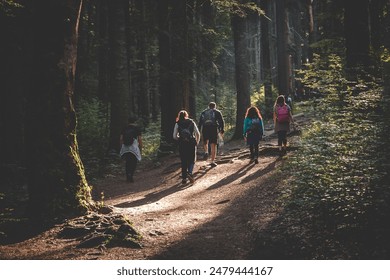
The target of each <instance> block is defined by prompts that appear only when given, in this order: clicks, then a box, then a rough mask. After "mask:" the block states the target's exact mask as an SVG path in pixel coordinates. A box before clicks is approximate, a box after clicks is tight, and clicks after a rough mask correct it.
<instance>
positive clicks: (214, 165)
mask: <svg viewBox="0 0 390 280" xmlns="http://www.w3.org/2000/svg"><path fill="white" fill-rule="evenodd" d="M217 165H218V164H216V162H215V161H213V162H212V163H210V166H211V167H216V166H217Z"/></svg>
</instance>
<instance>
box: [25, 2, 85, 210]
mask: <svg viewBox="0 0 390 280" xmlns="http://www.w3.org/2000/svg"><path fill="white" fill-rule="evenodd" d="M81 3H82V1H81V0H68V1H51V0H41V1H34V2H33V3H32V5H33V14H32V20H31V27H32V30H33V31H34V34H33V50H32V53H33V64H32V65H33V66H34V67H33V68H32V79H31V90H30V92H29V94H28V96H27V113H26V120H27V123H26V154H27V170H28V189H29V194H30V202H31V210H32V211H30V213H31V214H34V213H37V214H42V215H48V216H50V217H60V216H63V215H72V214H79V213H81V212H83V211H85V210H86V209H87V208H88V207H90V206H91V205H92V199H91V188H90V186H89V185H88V183H87V180H86V178H85V175H84V168H83V164H82V162H81V159H80V157H79V152H78V145H77V139H76V115H75V110H74V107H73V90H74V79H75V67H76V56H77V32H78V23H79V17H80V10H81ZM29 24H30V23H29Z"/></svg>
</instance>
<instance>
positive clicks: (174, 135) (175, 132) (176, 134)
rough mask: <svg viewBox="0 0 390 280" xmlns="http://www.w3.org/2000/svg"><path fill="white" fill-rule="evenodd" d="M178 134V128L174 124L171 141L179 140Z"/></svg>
mask: <svg viewBox="0 0 390 280" xmlns="http://www.w3.org/2000/svg"><path fill="white" fill-rule="evenodd" d="M178 134H179V126H178V125H177V123H175V127H174V128H173V139H175V140H179V137H178Z"/></svg>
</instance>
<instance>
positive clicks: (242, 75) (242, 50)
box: [231, 14, 251, 139]
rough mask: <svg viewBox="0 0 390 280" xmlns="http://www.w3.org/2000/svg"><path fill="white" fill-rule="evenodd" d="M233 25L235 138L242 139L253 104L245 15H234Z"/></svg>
mask: <svg viewBox="0 0 390 280" xmlns="http://www.w3.org/2000/svg"><path fill="white" fill-rule="evenodd" d="M231 23H232V30H233V38H234V55H235V69H236V73H235V75H236V88H237V114H236V130H235V132H234V135H233V138H234V139H239V138H241V137H242V129H243V123H244V117H245V111H246V109H247V108H248V107H249V106H250V104H251V101H250V70H249V58H248V45H247V43H248V40H247V28H246V18H245V16H243V15H239V14H233V15H232V19H231Z"/></svg>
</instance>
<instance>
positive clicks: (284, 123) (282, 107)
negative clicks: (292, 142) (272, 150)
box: [274, 95, 294, 155]
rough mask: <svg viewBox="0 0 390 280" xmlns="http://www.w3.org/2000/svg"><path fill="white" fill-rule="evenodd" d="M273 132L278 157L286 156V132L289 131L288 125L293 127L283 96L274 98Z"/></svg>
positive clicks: (292, 120)
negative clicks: (275, 138) (276, 140)
mask: <svg viewBox="0 0 390 280" xmlns="http://www.w3.org/2000/svg"><path fill="white" fill-rule="evenodd" d="M274 124H275V132H276V133H277V134H278V146H279V151H280V155H285V154H286V148H287V132H289V131H290V124H292V125H294V119H293V116H292V113H291V108H290V106H288V105H287V104H286V101H285V99H284V96H283V95H279V96H278V97H277V98H276V101H275V105H274Z"/></svg>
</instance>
